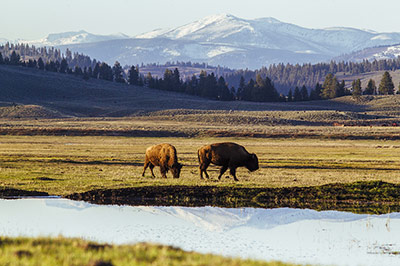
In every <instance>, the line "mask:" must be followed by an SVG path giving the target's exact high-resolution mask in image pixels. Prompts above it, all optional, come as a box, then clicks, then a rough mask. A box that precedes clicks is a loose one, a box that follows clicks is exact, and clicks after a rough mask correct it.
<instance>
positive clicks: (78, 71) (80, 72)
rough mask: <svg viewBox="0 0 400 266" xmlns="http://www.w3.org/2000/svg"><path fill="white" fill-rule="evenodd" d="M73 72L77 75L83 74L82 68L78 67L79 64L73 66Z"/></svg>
mask: <svg viewBox="0 0 400 266" xmlns="http://www.w3.org/2000/svg"><path fill="white" fill-rule="evenodd" d="M74 74H75V75H77V76H82V74H83V71H82V68H80V67H79V66H75V68H74Z"/></svg>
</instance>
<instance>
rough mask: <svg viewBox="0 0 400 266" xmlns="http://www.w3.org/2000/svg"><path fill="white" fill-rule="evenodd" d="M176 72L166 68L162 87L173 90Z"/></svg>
mask: <svg viewBox="0 0 400 266" xmlns="http://www.w3.org/2000/svg"><path fill="white" fill-rule="evenodd" d="M173 76H174V73H173V72H172V70H171V69H168V68H167V69H165V71H164V76H163V80H162V87H163V89H164V90H168V91H172V90H173V86H174V82H173Z"/></svg>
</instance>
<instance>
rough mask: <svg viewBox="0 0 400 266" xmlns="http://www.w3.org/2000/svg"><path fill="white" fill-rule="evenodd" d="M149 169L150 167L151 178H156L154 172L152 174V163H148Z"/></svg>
mask: <svg viewBox="0 0 400 266" xmlns="http://www.w3.org/2000/svg"><path fill="white" fill-rule="evenodd" d="M149 167H150V172H151V176H152V177H153V178H156V176H155V175H154V172H153V169H154V165H153V164H152V163H150V164H149Z"/></svg>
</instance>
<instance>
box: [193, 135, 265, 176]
mask: <svg viewBox="0 0 400 266" xmlns="http://www.w3.org/2000/svg"><path fill="white" fill-rule="evenodd" d="M197 155H198V157H199V163H200V178H201V179H203V172H204V174H205V175H206V177H207V178H209V176H208V173H207V171H206V170H207V167H208V166H209V165H210V163H213V164H215V165H219V166H222V168H221V170H220V172H219V176H218V179H221V176H222V175H223V174H224V173H225V171H226V170H227V169H228V168H229V170H230V173H231V175H232V176H233V178H234V179H235V181H238V179H237V178H236V168H238V167H240V166H245V167H246V168H247V169H249V170H250V171H255V170H257V169H258V158H257V155H255V154H254V153H248V152H247V151H246V149H245V148H244V147H243V146H241V145H239V144H236V143H231V142H224V143H215V144H211V145H206V146H203V147H201V148H200V149H199V150H198V151H197Z"/></svg>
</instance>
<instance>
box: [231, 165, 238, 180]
mask: <svg viewBox="0 0 400 266" xmlns="http://www.w3.org/2000/svg"><path fill="white" fill-rule="evenodd" d="M229 172H230V173H231V175H232V176H233V179H234V180H235V181H239V179H237V178H236V168H235V167H231V168H230V169H229Z"/></svg>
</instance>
